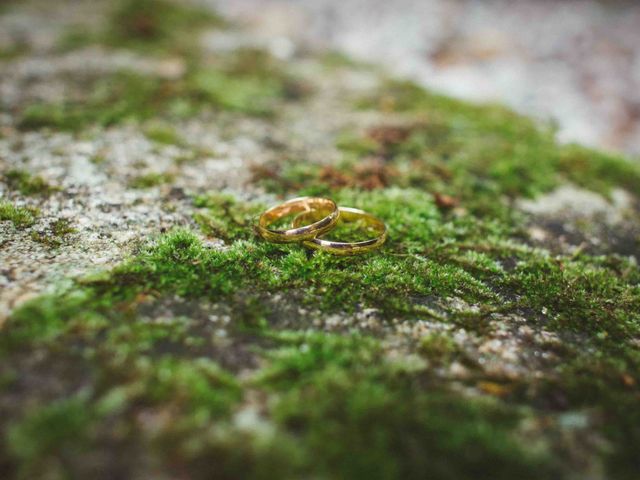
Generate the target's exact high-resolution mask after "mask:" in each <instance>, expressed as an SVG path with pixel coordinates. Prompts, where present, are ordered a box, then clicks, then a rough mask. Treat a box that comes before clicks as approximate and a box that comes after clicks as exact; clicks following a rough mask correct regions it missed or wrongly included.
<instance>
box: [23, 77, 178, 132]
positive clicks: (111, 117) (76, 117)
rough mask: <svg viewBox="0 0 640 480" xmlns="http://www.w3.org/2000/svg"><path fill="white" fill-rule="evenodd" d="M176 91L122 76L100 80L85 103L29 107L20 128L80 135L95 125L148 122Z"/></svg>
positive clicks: (147, 80) (161, 83) (153, 81)
mask: <svg viewBox="0 0 640 480" xmlns="http://www.w3.org/2000/svg"><path fill="white" fill-rule="evenodd" d="M172 91H173V88H172V87H170V86H169V84H168V82H165V81H163V80H160V79H157V78H152V77H145V76H141V75H137V74H134V73H127V72H122V73H118V74H115V75H112V76H109V77H102V78H100V79H97V80H96V81H95V83H94V84H93V85H92V86H91V87H90V89H89V91H88V92H87V93H86V96H85V98H82V99H81V100H76V101H66V102H61V103H57V104H48V103H40V104H32V105H29V106H27V107H26V108H25V109H24V111H23V112H22V117H21V120H20V126H21V128H24V129H35V128H42V127H53V128H56V129H60V130H70V131H77V130H80V129H82V128H85V127H87V126H90V125H94V124H96V125H99V126H109V125H113V124H116V123H120V122H124V121H127V120H145V119H147V118H150V117H151V116H154V115H156V114H158V113H159V111H161V110H162V108H163V107H165V106H166V105H167V102H168V101H169V98H170V97H171V92H172Z"/></svg>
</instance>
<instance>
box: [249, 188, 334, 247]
mask: <svg viewBox="0 0 640 480" xmlns="http://www.w3.org/2000/svg"><path fill="white" fill-rule="evenodd" d="M293 213H300V215H306V214H308V213H314V214H318V213H323V214H324V215H325V216H324V217H323V218H321V219H320V220H318V221H315V222H313V223H311V224H308V225H303V222H302V220H301V221H300V222H298V223H297V224H296V225H294V228H292V229H289V230H272V229H270V228H268V227H269V225H271V224H273V223H275V222H276V221H277V220H279V219H281V218H283V217H286V216H288V215H291V214H293ZM339 216H340V212H339V210H338V206H337V205H336V202H334V201H333V200H329V199H327V198H319V197H300V198H294V199H291V200H288V201H286V202H284V203H282V204H280V205H277V206H275V207H272V208H270V209H269V210H267V211H266V212H264V213H263V214H262V215H260V219H259V220H258V225H257V228H258V233H260V236H262V238H264V239H265V240H268V241H270V242H274V243H291V242H301V241H303V240H309V239H311V238H314V237H316V236H318V235H322V234H323V233H326V232H328V231H329V230H331V229H332V228H333V227H334V226H335V224H336V223H337V222H338V217H339ZM296 218H297V217H296ZM316 218H317V217H316ZM301 225H303V226H301Z"/></svg>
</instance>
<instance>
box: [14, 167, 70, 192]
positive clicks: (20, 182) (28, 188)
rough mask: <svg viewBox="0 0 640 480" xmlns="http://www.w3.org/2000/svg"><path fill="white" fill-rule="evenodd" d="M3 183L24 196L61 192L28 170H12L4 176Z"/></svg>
mask: <svg viewBox="0 0 640 480" xmlns="http://www.w3.org/2000/svg"><path fill="white" fill-rule="evenodd" d="M2 179H3V181H4V182H5V183H6V184H7V185H8V186H9V188H11V189H13V190H17V191H19V192H20V193H22V194H23V195H49V194H51V193H52V192H55V191H57V190H59V188H57V187H53V186H51V185H49V183H47V182H46V181H45V180H44V179H43V178H42V177H39V176H34V175H31V174H30V173H29V172H27V171H26V170H19V169H12V170H8V171H7V172H5V173H4V174H3V176H2Z"/></svg>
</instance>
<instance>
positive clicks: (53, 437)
mask: <svg viewBox="0 0 640 480" xmlns="http://www.w3.org/2000/svg"><path fill="white" fill-rule="evenodd" d="M90 418H91V414H90V407H89V405H88V398H87V395H85V394H82V393H81V394H79V395H76V396H74V397H69V398H65V399H62V400H58V401H56V402H53V403H52V404H50V405H47V406H42V407H40V408H35V409H33V411H32V412H29V413H27V414H26V415H25V417H24V418H23V419H22V420H21V421H20V422H19V423H16V424H14V425H12V426H11V427H10V428H9V430H8V433H7V437H6V438H5V440H6V441H7V444H8V446H9V450H10V452H11V453H12V455H14V456H15V457H17V458H19V459H20V460H22V461H23V462H25V463H36V462H42V461H43V460H44V457H45V456H46V455H47V454H49V453H50V452H51V451H52V450H63V449H65V448H66V447H68V446H69V445H74V446H78V445H81V444H82V441H83V440H84V439H86V435H87V427H88V426H89V422H90ZM78 453H79V452H78ZM23 473H27V472H23Z"/></svg>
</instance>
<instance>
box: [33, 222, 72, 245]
mask: <svg viewBox="0 0 640 480" xmlns="http://www.w3.org/2000/svg"><path fill="white" fill-rule="evenodd" d="M75 232H76V229H75V228H74V227H73V225H72V223H71V222H70V221H69V220H67V219H66V218H59V219H57V220H54V221H53V222H51V223H50V224H49V225H48V226H47V228H46V229H44V230H39V231H35V232H31V239H32V240H33V241H34V242H38V243H42V244H44V245H46V246H48V247H51V248H56V247H60V246H61V245H63V244H64V243H65V242H67V241H68V237H69V235H71V234H72V233H75Z"/></svg>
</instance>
